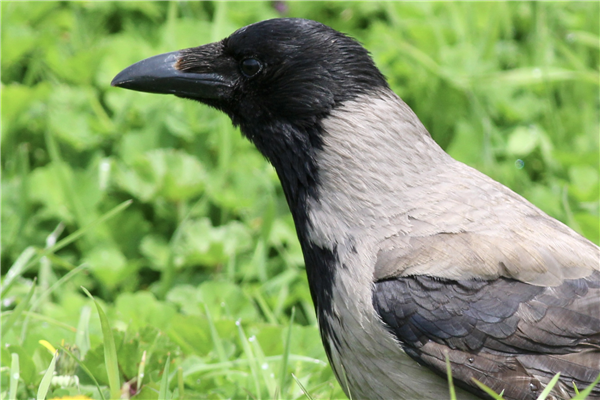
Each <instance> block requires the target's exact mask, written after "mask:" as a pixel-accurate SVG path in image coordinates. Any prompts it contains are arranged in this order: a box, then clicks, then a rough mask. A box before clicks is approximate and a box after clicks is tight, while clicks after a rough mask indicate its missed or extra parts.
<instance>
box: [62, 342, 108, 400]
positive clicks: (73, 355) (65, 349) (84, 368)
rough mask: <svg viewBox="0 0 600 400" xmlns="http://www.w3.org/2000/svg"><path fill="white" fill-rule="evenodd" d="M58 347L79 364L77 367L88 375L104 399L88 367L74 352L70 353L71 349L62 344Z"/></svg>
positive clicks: (104, 399)
mask: <svg viewBox="0 0 600 400" xmlns="http://www.w3.org/2000/svg"><path fill="white" fill-rule="evenodd" d="M60 349H61V350H62V351H64V352H65V353H67V354H68V355H69V357H71V358H72V359H73V360H74V361H75V362H76V363H77V365H79V368H81V369H82V371H83V372H85V373H86V374H87V376H89V377H90V379H91V380H92V381H93V382H94V384H95V385H96V388H97V389H98V393H100V397H101V398H102V400H106V398H105V397H104V394H103V393H102V388H101V387H100V384H99V383H98V381H97V380H96V377H95V376H94V374H92V371H90V370H89V368H88V367H86V365H85V364H84V363H82V362H81V360H80V359H79V358H77V357H76V356H75V354H73V353H71V350H69V349H67V348H65V347H64V346H61V347H60Z"/></svg>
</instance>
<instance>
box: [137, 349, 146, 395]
mask: <svg viewBox="0 0 600 400" xmlns="http://www.w3.org/2000/svg"><path fill="white" fill-rule="evenodd" d="M145 371H146V350H144V352H143V353H142V359H141V361H140V366H139V367H138V374H137V379H136V382H135V384H136V386H137V391H138V392H139V391H141V390H142V383H143V382H144V375H145Z"/></svg>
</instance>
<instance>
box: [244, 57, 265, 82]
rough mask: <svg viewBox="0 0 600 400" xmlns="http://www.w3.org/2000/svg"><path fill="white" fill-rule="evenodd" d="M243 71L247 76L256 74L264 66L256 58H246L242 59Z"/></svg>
mask: <svg viewBox="0 0 600 400" xmlns="http://www.w3.org/2000/svg"><path fill="white" fill-rule="evenodd" d="M241 68H242V73H243V74H244V75H246V76H247V77H251V76H254V75H256V74H257V73H258V71H260V69H261V68H262V65H261V63H260V62H259V61H258V60H257V59H255V58H246V59H245V60H244V61H242V65H241Z"/></svg>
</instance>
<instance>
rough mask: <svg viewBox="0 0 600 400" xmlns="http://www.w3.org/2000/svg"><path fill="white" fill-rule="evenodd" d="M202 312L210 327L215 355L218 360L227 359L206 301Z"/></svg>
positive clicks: (223, 360) (224, 360)
mask: <svg viewBox="0 0 600 400" xmlns="http://www.w3.org/2000/svg"><path fill="white" fill-rule="evenodd" d="M204 313H205V314H206V320H207V321H208V327H209V329H210V336H211V338H212V341H213V344H214V346H215V350H216V352H217V356H218V357H219V361H220V362H227V361H228V360H227V355H226V354H225V348H224V347H223V341H222V340H221V336H219V332H218V331H217V327H216V326H215V321H214V320H213V317H212V314H211V313H210V310H209V309H208V306H207V305H206V303H204Z"/></svg>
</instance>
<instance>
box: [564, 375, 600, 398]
mask: <svg viewBox="0 0 600 400" xmlns="http://www.w3.org/2000/svg"><path fill="white" fill-rule="evenodd" d="M598 384H600V375H598V377H597V378H596V380H595V381H594V382H592V383H591V384H590V386H588V387H586V388H585V390H583V391H581V392H579V393H578V394H577V395H576V396H575V397H573V399H571V400H585V399H587V397H588V396H589V395H590V393H592V390H593V389H594V388H595V387H596V386H598Z"/></svg>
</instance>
